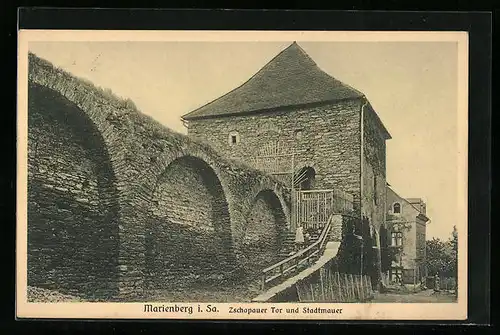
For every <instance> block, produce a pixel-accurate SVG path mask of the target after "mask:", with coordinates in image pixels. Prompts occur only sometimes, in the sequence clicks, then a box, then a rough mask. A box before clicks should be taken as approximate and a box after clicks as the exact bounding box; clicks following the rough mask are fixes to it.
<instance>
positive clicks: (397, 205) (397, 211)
mask: <svg viewBox="0 0 500 335" xmlns="http://www.w3.org/2000/svg"><path fill="white" fill-rule="evenodd" d="M392 212H393V213H394V214H401V204H400V203H399V202H395V203H394V205H392Z"/></svg>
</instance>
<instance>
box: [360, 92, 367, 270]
mask: <svg viewBox="0 0 500 335" xmlns="http://www.w3.org/2000/svg"><path fill="white" fill-rule="evenodd" d="M363 99H364V101H365V102H364V104H363V105H362V106H361V113H360V118H361V120H360V123H361V127H360V128H361V134H360V135H361V141H360V143H361V147H360V160H359V162H360V168H359V183H360V184H359V190H360V192H359V193H360V194H359V218H360V220H361V229H362V231H361V236H363V162H364V159H363V158H364V155H365V151H364V146H365V143H364V140H365V136H364V131H365V128H364V111H365V107H366V106H367V105H368V100H367V99H366V96H363ZM364 244H365V243H364V241H363V240H361V256H360V271H359V272H360V275H361V276H362V275H363V252H364Z"/></svg>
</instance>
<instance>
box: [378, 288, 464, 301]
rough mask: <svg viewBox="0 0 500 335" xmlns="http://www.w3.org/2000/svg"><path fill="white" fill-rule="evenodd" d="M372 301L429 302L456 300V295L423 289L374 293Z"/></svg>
mask: <svg viewBox="0 0 500 335" xmlns="http://www.w3.org/2000/svg"><path fill="white" fill-rule="evenodd" d="M372 302H374V303H377V302H380V303H386V302H400V303H404V302H408V303H429V302H444V303H449V302H456V297H455V296H454V295H453V294H451V293H448V292H438V293H436V292H434V290H424V291H420V292H416V293H413V292H408V293H406V292H405V293H376V294H375V297H374V299H373V300H372Z"/></svg>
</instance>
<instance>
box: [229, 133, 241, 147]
mask: <svg viewBox="0 0 500 335" xmlns="http://www.w3.org/2000/svg"><path fill="white" fill-rule="evenodd" d="M238 143H240V135H239V134H238V132H236V131H232V132H230V133H229V145H236V144H238Z"/></svg>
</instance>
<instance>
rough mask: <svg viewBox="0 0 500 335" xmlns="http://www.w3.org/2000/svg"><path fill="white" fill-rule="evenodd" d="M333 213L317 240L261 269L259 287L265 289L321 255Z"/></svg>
mask: <svg viewBox="0 0 500 335" xmlns="http://www.w3.org/2000/svg"><path fill="white" fill-rule="evenodd" d="M332 218H333V215H332V216H330V218H329V219H328V221H327V224H326V225H325V227H324V228H323V230H322V232H321V235H320V236H319V238H318V240H317V241H316V242H314V243H313V244H311V245H310V246H308V247H307V248H305V249H303V250H300V251H299V252H297V253H295V254H294V255H292V256H290V257H288V258H286V259H284V260H282V261H280V262H278V263H276V264H274V265H271V266H270V267H268V268H265V269H264V270H262V278H261V288H262V290H264V289H265V287H266V284H268V283H269V282H271V281H274V280H277V279H283V278H285V276H286V275H287V274H289V273H290V272H291V271H294V270H297V269H298V268H299V266H300V265H302V264H310V262H311V260H313V258H315V257H318V256H321V253H322V252H323V250H324V248H325V246H326V242H327V241H328V234H329V232H330V229H331V227H332Z"/></svg>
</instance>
